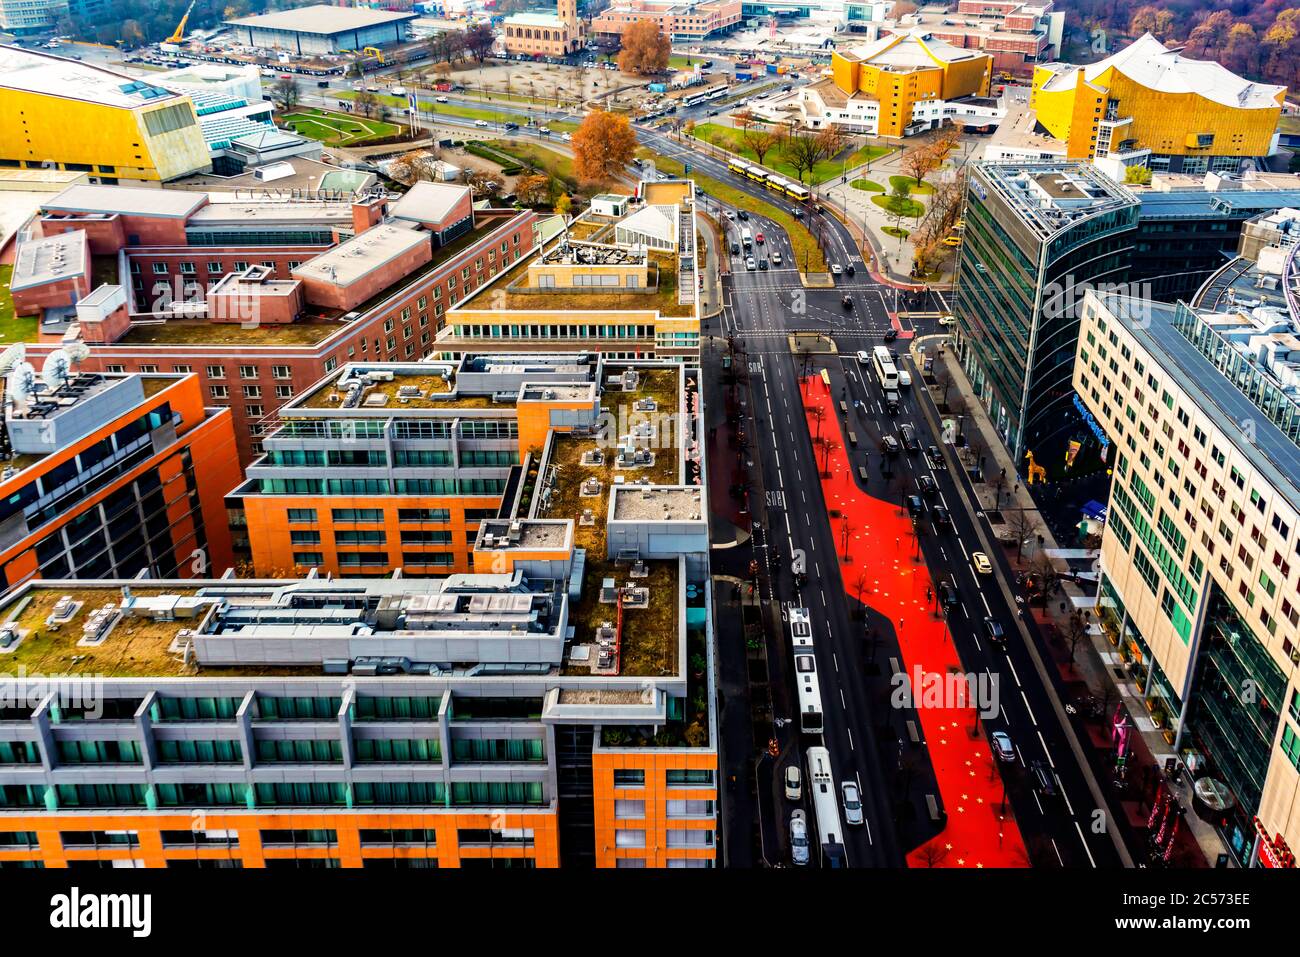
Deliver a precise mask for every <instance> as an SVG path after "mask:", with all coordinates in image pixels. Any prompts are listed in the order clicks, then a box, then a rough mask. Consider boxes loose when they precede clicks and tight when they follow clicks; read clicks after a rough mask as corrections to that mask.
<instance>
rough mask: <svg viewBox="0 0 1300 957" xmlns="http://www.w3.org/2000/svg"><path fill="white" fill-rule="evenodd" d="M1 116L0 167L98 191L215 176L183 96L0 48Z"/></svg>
mask: <svg viewBox="0 0 1300 957" xmlns="http://www.w3.org/2000/svg"><path fill="white" fill-rule="evenodd" d="M0 115H3V116H4V117H5V122H4V123H0V165H4V166H11V167H19V168H25V169H63V170H76V171H79V172H84V173H87V174H89V175H90V176H91V177H92V178H93V179H94V180H96V181H98V182H103V183H116V182H118V181H119V180H143V181H153V182H157V181H160V180H161V181H163V182H166V181H167V180H172V179H177V178H178V177H181V176H186V175H188V174H191V173H201V172H206V171H207V170H210V169H211V168H212V161H211V159H210V157H209V155H208V145H207V142H206V141H205V140H204V138H203V132H202V130H201V128H200V127H199V121H198V115H197V114H196V113H195V110H194V103H193V102H192V101H191V100H190V98H189V97H188V96H186V95H183V94H179V93H175V92H172V91H171V90H167V89H164V88H163V87H160V86H157V85H155V84H154V83H152V82H145V81H144V80H140V79H138V78H136V77H132V76H127V75H126V74H125V73H117V72H115V71H113V70H110V69H107V68H105V67H100V66H93V65H91V64H89V63H83V62H82V61H80V60H72V59H68V58H65V57H61V56H57V55H55V54H51V53H42V52H37V51H35V50H25V49H19V48H17V47H11V46H0Z"/></svg>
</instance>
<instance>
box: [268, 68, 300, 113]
mask: <svg viewBox="0 0 1300 957" xmlns="http://www.w3.org/2000/svg"><path fill="white" fill-rule="evenodd" d="M267 92H268V93H270V95H271V102H272V103H274V104H275V107H276V109H278V110H279V111H280V112H281V113H291V112H293V108H294V107H296V106H297V105H298V100H299V98H300V97H301V96H302V88H301V87H299V86H298V81H297V80H295V79H294V78H293V77H291V76H282V77H280V78H279V79H278V80H276V81H275V82H274V83H272V84H271V89H270V90H268V91H267Z"/></svg>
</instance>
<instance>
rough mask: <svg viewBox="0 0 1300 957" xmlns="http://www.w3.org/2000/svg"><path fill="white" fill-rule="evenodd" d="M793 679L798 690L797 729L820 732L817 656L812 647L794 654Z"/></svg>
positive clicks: (820, 707)
mask: <svg viewBox="0 0 1300 957" xmlns="http://www.w3.org/2000/svg"><path fill="white" fill-rule="evenodd" d="M794 681H795V684H796V685H797V686H798V690H799V730H800V731H802V732H803V733H804V734H821V733H822V727H823V724H822V692H821V686H820V685H819V684H818V682H817V658H816V656H815V655H814V654H813V652H812V649H811V648H810V649H808V650H806V651H799V652H797V653H796V654H795V656H794Z"/></svg>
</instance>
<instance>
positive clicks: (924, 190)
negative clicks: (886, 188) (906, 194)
mask: <svg viewBox="0 0 1300 957" xmlns="http://www.w3.org/2000/svg"><path fill="white" fill-rule="evenodd" d="M900 183H906V184H907V187H908V189H910V190H911V191H912V192H913V193H918V194H920V195H921V196H925V195H926V194H928V193H933V192H934V187H933V186H931V185H930V184H929V183H927V182H925V181H924V180H922V181H921V182H919V183H918V182H917V181H916V180H914V179H912V177H910V176H891V177H889V185H890V186H892V187H893V188H894V189H897V188H898V185H899V184H900Z"/></svg>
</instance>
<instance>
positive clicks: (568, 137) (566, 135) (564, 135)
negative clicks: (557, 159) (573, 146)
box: [560, 132, 573, 143]
mask: <svg viewBox="0 0 1300 957" xmlns="http://www.w3.org/2000/svg"><path fill="white" fill-rule="evenodd" d="M560 139H562V140H564V141H565V142H566V143H567V142H569V141H570V140H572V139H573V134H572V133H568V132H565V133H561V134H560Z"/></svg>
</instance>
